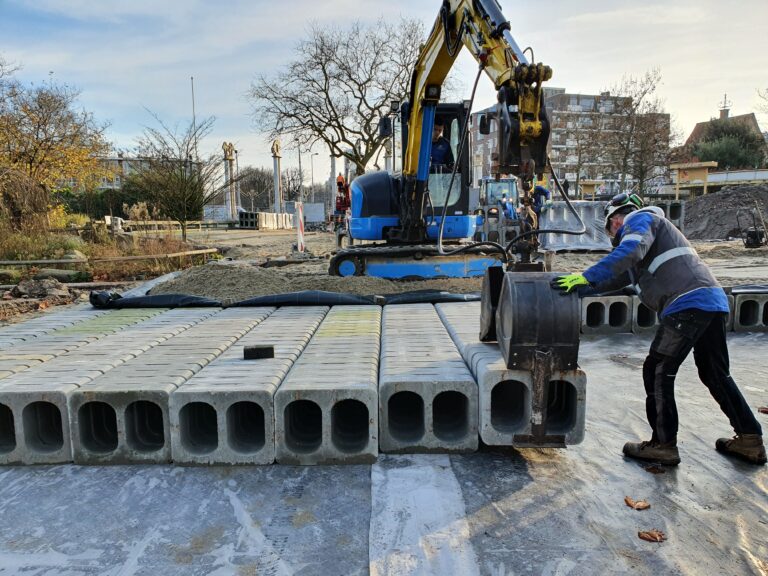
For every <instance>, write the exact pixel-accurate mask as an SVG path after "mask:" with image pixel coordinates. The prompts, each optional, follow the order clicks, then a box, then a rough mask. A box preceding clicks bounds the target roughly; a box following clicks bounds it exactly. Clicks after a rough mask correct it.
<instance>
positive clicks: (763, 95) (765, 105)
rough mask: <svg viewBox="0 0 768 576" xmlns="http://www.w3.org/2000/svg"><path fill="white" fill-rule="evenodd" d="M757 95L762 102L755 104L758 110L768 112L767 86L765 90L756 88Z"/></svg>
mask: <svg viewBox="0 0 768 576" xmlns="http://www.w3.org/2000/svg"><path fill="white" fill-rule="evenodd" d="M757 95H758V96H759V97H760V99H761V100H762V103H760V104H758V105H757V108H758V110H760V111H761V112H763V113H765V114H768V88H766V89H765V90H760V89H758V90H757Z"/></svg>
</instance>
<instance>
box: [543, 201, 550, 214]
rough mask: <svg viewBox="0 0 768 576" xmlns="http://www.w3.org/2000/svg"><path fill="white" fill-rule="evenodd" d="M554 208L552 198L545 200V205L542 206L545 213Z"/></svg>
mask: <svg viewBox="0 0 768 576" xmlns="http://www.w3.org/2000/svg"><path fill="white" fill-rule="evenodd" d="M550 208H552V200H545V201H544V205H543V206H542V207H541V212H542V213H544V212H546V211H547V210H549V209H550Z"/></svg>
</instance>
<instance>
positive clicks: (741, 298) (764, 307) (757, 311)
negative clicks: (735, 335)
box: [733, 294, 768, 332]
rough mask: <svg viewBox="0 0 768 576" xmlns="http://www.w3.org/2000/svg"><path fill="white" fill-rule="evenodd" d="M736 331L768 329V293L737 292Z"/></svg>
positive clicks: (734, 314)
mask: <svg viewBox="0 0 768 576" xmlns="http://www.w3.org/2000/svg"><path fill="white" fill-rule="evenodd" d="M733 330H734V332H766V331H768V294H736V298H735V303H734V313H733Z"/></svg>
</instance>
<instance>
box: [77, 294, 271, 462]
mask: <svg viewBox="0 0 768 576" xmlns="http://www.w3.org/2000/svg"><path fill="white" fill-rule="evenodd" d="M272 311H273V309H272V308H230V309H228V310H224V311H218V310H217V311H216V312H215V313H214V312H209V313H208V317H204V318H203V319H202V320H201V321H200V322H198V323H196V324H193V325H192V326H190V327H189V328H187V329H186V330H184V331H183V332H181V333H179V334H177V335H175V336H173V337H172V338H170V339H167V340H164V341H162V342H160V343H158V344H157V345H156V346H154V347H153V348H151V349H150V350H148V351H147V352H145V353H143V354H141V355H140V356H138V357H136V358H134V359H131V360H128V361H127V362H125V363H124V364H121V365H120V366H118V367H116V368H114V369H112V370H110V371H109V372H108V373H106V374H104V375H103V376H101V377H99V378H96V379H95V380H94V381H93V382H91V383H89V384H87V385H84V386H82V387H80V388H78V389H77V390H75V391H73V392H72V393H71V394H70V397H69V418H70V429H71V436H72V453H73V458H74V461H75V462H76V463H80V464H104V463H112V464H126V463H163V462H170V461H171V436H170V419H169V398H170V395H171V393H172V392H173V391H175V390H176V389H177V388H178V387H179V386H180V385H182V384H184V383H185V382H187V381H188V380H189V379H190V378H191V377H192V376H193V375H194V374H196V373H197V372H199V371H200V370H201V369H202V368H203V367H204V366H206V365H207V364H208V363H209V362H211V361H212V360H213V359H215V358H216V357H218V356H219V355H220V354H221V353H222V352H223V351H224V350H227V348H228V347H229V346H230V345H231V344H232V343H233V342H235V341H237V339H238V338H240V337H241V336H242V335H243V334H245V333H247V332H248V331H249V330H251V329H252V328H253V327H254V326H256V325H257V324H258V323H259V322H261V320H263V319H264V318H266V317H267V316H268V315H269V314H270V313H271V312H272ZM187 313H188V314H189V313H192V314H194V313H193V312H191V311H187ZM94 422H106V423H107V425H103V426H100V425H96V424H93V423H94Z"/></svg>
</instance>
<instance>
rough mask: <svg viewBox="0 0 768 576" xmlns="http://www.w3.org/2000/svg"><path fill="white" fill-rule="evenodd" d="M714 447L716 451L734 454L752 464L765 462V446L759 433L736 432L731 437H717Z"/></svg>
mask: <svg viewBox="0 0 768 576" xmlns="http://www.w3.org/2000/svg"><path fill="white" fill-rule="evenodd" d="M715 448H717V451H718V452H722V453H723V454H730V455H731V456H736V457H737V458H741V459H742V460H746V461H747V462H751V463H752V464H765V446H763V437H762V436H760V434H736V436H734V437H733V438H718V439H717V442H715Z"/></svg>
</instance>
